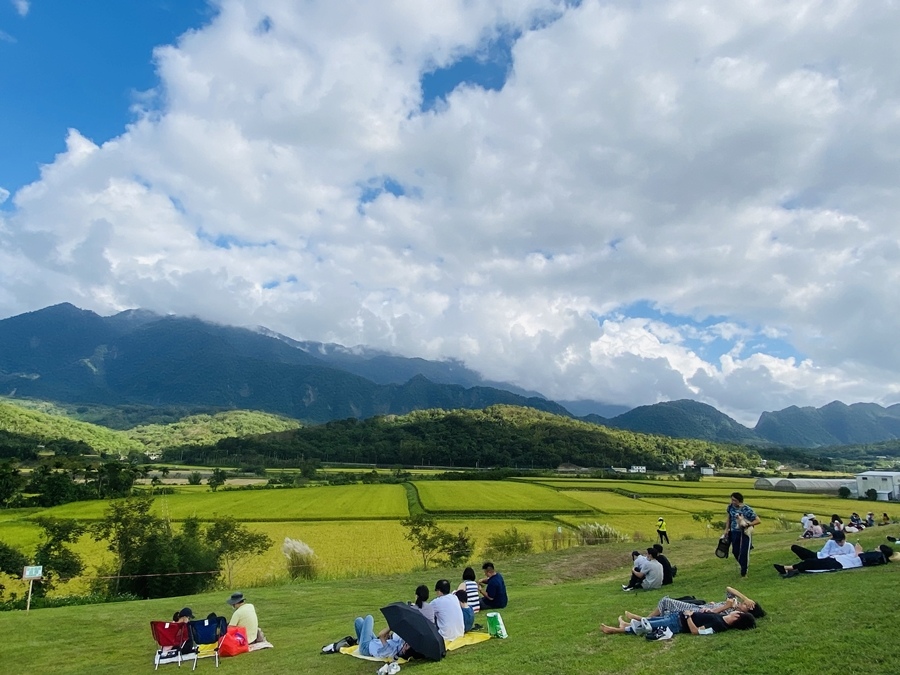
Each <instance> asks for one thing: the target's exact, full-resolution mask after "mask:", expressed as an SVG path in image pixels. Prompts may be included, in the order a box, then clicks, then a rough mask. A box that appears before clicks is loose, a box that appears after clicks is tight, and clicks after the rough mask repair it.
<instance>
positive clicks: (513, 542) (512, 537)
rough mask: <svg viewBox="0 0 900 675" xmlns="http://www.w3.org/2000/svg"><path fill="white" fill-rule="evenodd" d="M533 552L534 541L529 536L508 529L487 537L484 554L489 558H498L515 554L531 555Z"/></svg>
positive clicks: (511, 528) (512, 528)
mask: <svg viewBox="0 0 900 675" xmlns="http://www.w3.org/2000/svg"><path fill="white" fill-rule="evenodd" d="M533 550H534V539H532V537H531V535H530V534H526V533H524V532H519V530H518V528H515V527H510V528H507V529H505V530H503V532H500V533H499V534H494V535H491V536H490V537H488V540H487V547H486V548H485V551H484V554H485V556H487V557H489V558H500V557H503V556H509V555H515V554H517V553H531V552H532V551H533Z"/></svg>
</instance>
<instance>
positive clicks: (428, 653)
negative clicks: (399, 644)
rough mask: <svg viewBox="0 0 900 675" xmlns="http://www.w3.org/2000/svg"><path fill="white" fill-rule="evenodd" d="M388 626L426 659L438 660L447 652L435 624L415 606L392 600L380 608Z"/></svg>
mask: <svg viewBox="0 0 900 675" xmlns="http://www.w3.org/2000/svg"><path fill="white" fill-rule="evenodd" d="M381 613H382V614H384V618H385V619H386V620H387V623H388V626H389V627H390V629H391V630H392V631H394V632H395V633H396V634H397V635H399V636H400V637H402V638H403V640H404V641H405V642H406V643H407V644H408V645H409V646H410V647H412V649H413V650H414V651H416V652H418V653H419V654H421V655H422V656H424V657H425V658H426V659H431V660H432V661H440V660H441V659H442V658H444V656H445V655H446V654H447V648H446V647H445V646H444V638H443V637H441V634H440V633H438V629H437V626H435V625H434V622H433V621H429V620H428V619H426V618H425V616H424V615H423V614H422V612H420V611H419V610H418V609H416V608H415V607H411V606H410V605H407V604H406V603H404V602H394V603H391V604H390V605H388V606H387V607H382V608H381Z"/></svg>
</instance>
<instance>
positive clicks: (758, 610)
mask: <svg viewBox="0 0 900 675" xmlns="http://www.w3.org/2000/svg"><path fill="white" fill-rule="evenodd" d="M687 611H693V612H712V613H714V614H730V613H731V612H749V613H750V614H752V615H753V616H754V617H755V618H757V619H761V618H762V617H764V616H765V615H766V611H765V610H764V609H763V608H762V605H760V604H759V603H758V602H756V601H755V600H751V599H750V598H748V597H747V596H746V595H744V594H743V593H741V592H740V591H739V590H737V589H736V588H732V587H731V586H729V587H728V588H726V589H725V600H724V601H723V602H706V603H703V604H701V605H697V604H694V603H691V602H685V601H683V600H676V599H674V598H670V597H669V596H668V595H667V596H664V597H663V598H661V599H660V601H659V602H658V603H657V604H656V609H654V610H653V611H652V612H650V613H649V614H647V615H646V617H644V616H641V615H640V614H634V613H633V612H625V617H626V618H627V619H632V620H633V619H637V620H638V621H640V620H641V619H643V618H647V619H654V618H656V617H660V616H666V615H668V614H677V613H679V612H687Z"/></svg>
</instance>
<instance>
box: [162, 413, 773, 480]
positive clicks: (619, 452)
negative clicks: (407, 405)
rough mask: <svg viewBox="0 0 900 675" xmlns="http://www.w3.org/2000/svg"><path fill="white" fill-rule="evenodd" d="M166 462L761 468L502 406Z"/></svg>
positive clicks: (304, 433) (754, 460)
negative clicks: (688, 461)
mask: <svg viewBox="0 0 900 675" xmlns="http://www.w3.org/2000/svg"><path fill="white" fill-rule="evenodd" d="M164 457H165V458H166V460H167V461H176V460H182V461H185V462H189V463H198V464H206V465H208V466H221V465H225V464H237V465H262V466H266V467H277V466H293V465H295V463H297V462H303V461H308V460H311V459H315V460H318V461H321V462H325V463H359V464H380V465H386V466H392V465H402V466H426V465H431V466H447V467H461V468H486V467H515V468H535V469H550V468H556V467H557V466H559V465H560V464H562V463H572V464H576V465H578V466H584V467H598V468H600V467H610V466H626V467H627V466H631V465H632V464H639V465H644V466H646V467H647V468H648V469H650V470H660V471H668V470H672V469H673V468H680V462H681V460H684V459H693V460H695V461H696V462H698V463H709V464H715V465H717V466H734V467H744V468H752V467H754V466H758V463H759V455H758V453H757V452H756V450H755V449H751V448H746V447H743V446H738V445H726V444H722V443H713V442H709V441H702V440H693V439H677V438H668V437H665V436H655V435H650V434H641V433H636V432H631V431H626V430H619V429H609V428H606V427H601V426H598V425H595V424H590V423H586V422H581V421H578V420H573V419H571V418H567V417H563V416H559V415H553V414H550V413H544V412H540V411H537V410H534V409H531V408H520V407H515V406H506V405H497V406H491V407H489V408H485V409H483V410H450V411H447V410H440V409H433V410H420V411H415V412H412V413H409V414H407V415H388V416H379V417H374V418H370V419H367V420H358V419H347V420H340V421H334V422H328V423H326V424H323V425H319V426H314V427H304V428H301V429H296V430H292V431H285V432H278V433H271V434H264V435H259V436H252V437H245V438H225V439H222V440H220V441H218V442H216V443H213V444H209V445H202V446H195V447H190V448H183V447H182V448H177V449H172V450H169V451H167V452H166V453H165V454H164Z"/></svg>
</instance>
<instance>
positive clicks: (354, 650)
mask: <svg viewBox="0 0 900 675" xmlns="http://www.w3.org/2000/svg"><path fill="white" fill-rule="evenodd" d="M490 639H491V636H490V635H488V634H487V633H477V632H472V633H466V634H465V635H463V636H462V637H458V638H456V639H455V640H450V641H449V642H445V643H444V646H445V647H446V648H447V651H448V652H452V651H453V650H454V649H459V648H460V647H465V646H466V645H477V644H478V643H479V642H485V641H487V640H490ZM341 654H347V655H348V656H355V657H356V658H358V659H365V660H366V661H377V662H378V663H391V662H392V661H393V660H394V659H393V658H392V657H390V656H388V657H386V658H378V657H377V656H363V655H362V654H360V653H359V645H353V646H352V647H341ZM397 663H399V664H401V665H402V664H404V663H406V659H397Z"/></svg>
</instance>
